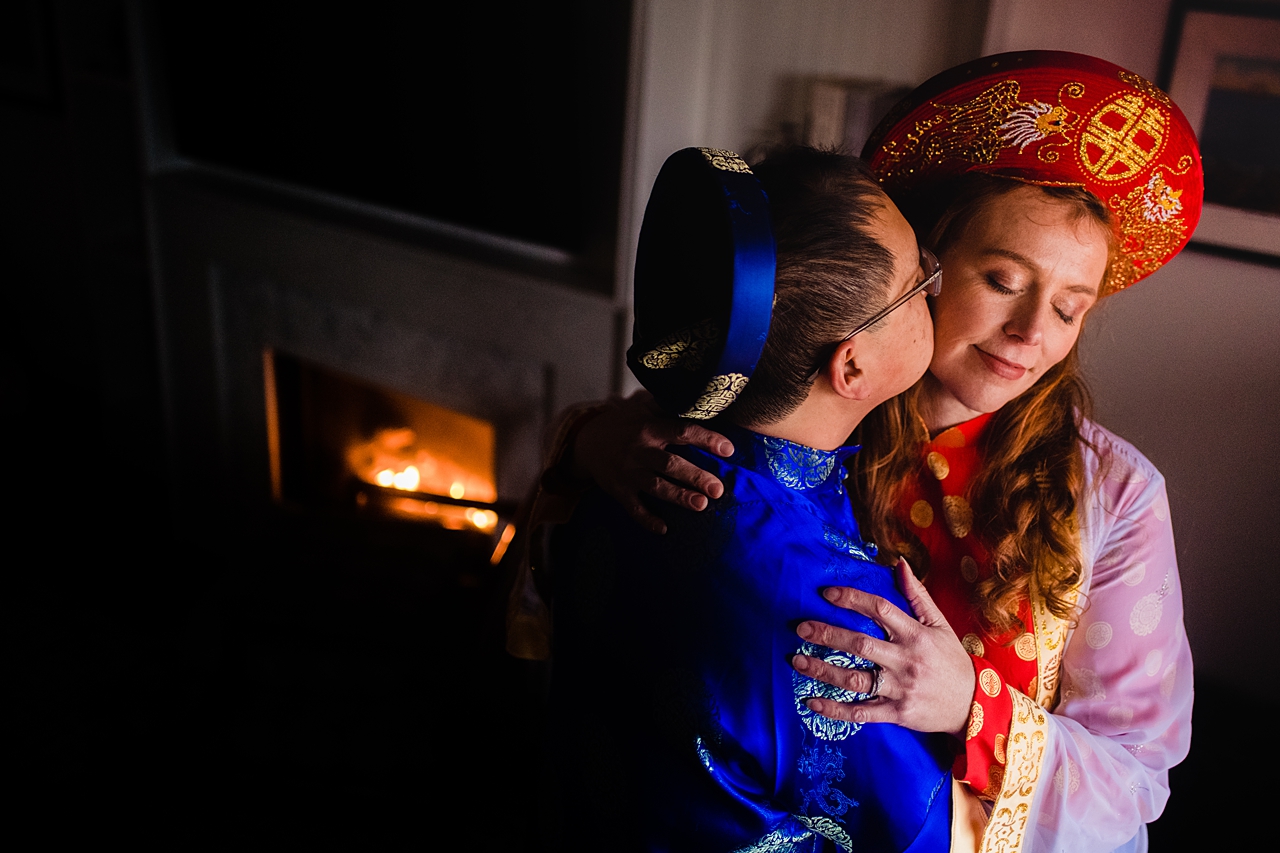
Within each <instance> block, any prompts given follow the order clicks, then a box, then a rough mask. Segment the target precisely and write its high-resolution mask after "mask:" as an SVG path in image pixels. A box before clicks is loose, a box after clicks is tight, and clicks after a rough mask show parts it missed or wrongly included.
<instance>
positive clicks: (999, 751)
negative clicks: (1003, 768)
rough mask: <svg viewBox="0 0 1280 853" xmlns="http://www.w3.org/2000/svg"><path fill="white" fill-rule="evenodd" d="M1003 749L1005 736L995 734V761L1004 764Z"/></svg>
mask: <svg viewBox="0 0 1280 853" xmlns="http://www.w3.org/2000/svg"><path fill="white" fill-rule="evenodd" d="M1004 749H1005V736H1004V735H996V761H999V762H1000V763H1001V764H1004V762H1005V751H1004Z"/></svg>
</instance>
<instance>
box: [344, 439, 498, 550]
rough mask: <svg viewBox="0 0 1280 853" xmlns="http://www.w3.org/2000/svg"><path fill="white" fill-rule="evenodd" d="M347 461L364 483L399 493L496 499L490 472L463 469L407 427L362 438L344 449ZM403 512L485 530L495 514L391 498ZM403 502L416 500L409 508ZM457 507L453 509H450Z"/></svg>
mask: <svg viewBox="0 0 1280 853" xmlns="http://www.w3.org/2000/svg"><path fill="white" fill-rule="evenodd" d="M347 464H348V465H349V466H350V468H351V470H352V471H353V472H355V475H356V476H357V477H359V478H360V479H361V480H363V481H365V482H366V483H372V484H376V485H378V486H382V487H383V488H385V489H398V490H400V491H402V492H419V493H427V494H433V495H448V496H449V497H451V498H453V499H454V500H462V499H463V498H467V499H469V500H473V501H479V502H483V503H487V502H491V501H494V500H496V499H497V497H498V495H497V489H496V488H495V485H494V483H493V480H492V477H491V476H487V475H486V474H485V473H483V472H475V471H470V470H467V469H466V468H465V467H463V466H462V465H459V464H458V463H457V462H455V461H453V460H451V459H448V458H445V457H443V456H439V455H437V454H434V453H432V452H431V451H430V450H428V449H427V448H425V447H423V446H422V445H421V444H420V443H419V441H418V435H417V433H416V432H414V430H412V429H409V428H407V427H403V428H400V429H384V430H381V431H379V432H378V433H377V434H376V435H375V436H374V437H373V438H372V439H370V440H369V441H366V442H361V443H357V444H353V445H352V446H350V447H349V448H348V449H347ZM395 503H396V504H397V506H398V505H400V504H405V506H404V507H401V509H403V510H404V511H405V512H409V513H410V514H412V515H415V516H425V517H429V518H431V519H432V520H435V521H438V522H439V523H441V524H443V525H444V526H446V527H450V528H453V529H460V528H461V527H463V526H467V525H470V526H472V527H475V528H476V529H479V530H485V531H490V530H493V529H494V528H496V527H497V524H498V515H497V513H495V512H494V511H492V510H487V509H477V508H474V507H468V508H466V509H465V510H464V509H463V508H461V507H450V506H442V505H439V504H436V503H434V502H426V503H421V502H418V501H396V502H395ZM408 504H418V506H417V508H415V509H413V510H409V509H408V508H407V505H408ZM452 510H457V513H454V512H452Z"/></svg>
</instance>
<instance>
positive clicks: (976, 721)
mask: <svg viewBox="0 0 1280 853" xmlns="http://www.w3.org/2000/svg"><path fill="white" fill-rule="evenodd" d="M980 731H982V706H981V705H979V704H978V703H977V702H974V703H973V707H971V708H970V709H969V729H968V731H966V732H965V735H964V739H965V740H968V739H969V738H971V737H973V736H974V735H976V734H977V733H978V732H980Z"/></svg>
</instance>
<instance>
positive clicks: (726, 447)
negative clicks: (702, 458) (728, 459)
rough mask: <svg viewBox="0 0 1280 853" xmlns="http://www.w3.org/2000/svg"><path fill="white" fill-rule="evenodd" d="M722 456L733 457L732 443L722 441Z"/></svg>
mask: <svg viewBox="0 0 1280 853" xmlns="http://www.w3.org/2000/svg"><path fill="white" fill-rule="evenodd" d="M720 455H721V456H732V455H733V445H732V444H730V443H729V442H727V441H722V442H720Z"/></svg>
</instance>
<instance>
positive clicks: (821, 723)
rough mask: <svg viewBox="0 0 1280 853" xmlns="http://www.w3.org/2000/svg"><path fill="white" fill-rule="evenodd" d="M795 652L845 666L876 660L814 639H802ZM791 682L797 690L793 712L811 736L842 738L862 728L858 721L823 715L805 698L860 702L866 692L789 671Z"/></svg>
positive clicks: (862, 665)
mask: <svg viewBox="0 0 1280 853" xmlns="http://www.w3.org/2000/svg"><path fill="white" fill-rule="evenodd" d="M796 654H798V655H808V656H809V657H814V658H818V659H819V660H822V661H826V662H827V663H829V664H831V665H832V666H840V667H844V668H845V669H871V668H872V667H873V666H875V664H873V663H871V661H868V660H864V659H862V658H860V657H858V656H857V655H851V654H849V653H847V652H839V651H835V650H833V649H829V648H827V647H826V646H819V645H816V644H814V643H808V642H806V643H803V644H802V645H801V646H800V648H798V649H796ZM791 684H792V687H794V688H795V693H796V713H797V714H799V715H800V722H802V723H803V724H804V727H805V728H806V729H808V730H809V732H810V733H811V734H813V736H814V737H817V738H819V739H821V740H830V741H837V740H844V739H845V738H847V737H849V736H851V735H853V734H856V733H857V731H858V730H859V729H861V728H862V725H861V724H860V723H854V722H850V721H848V720H833V719H831V718H830V717H824V716H822V715H821V714H819V713H816V712H815V711H812V710H810V709H809V706H808V705H806V704H805V702H806V701H807V700H809V699H832V700H834V701H836V702H859V701H861V700H863V699H867V698H870V697H869V696H868V694H866V693H855V692H854V691H852V690H845V689H844V688H842V687H834V686H832V685H830V684H827V683H826V682H823V681H818V680H817V679H814V678H809V677H808V676H807V675H801V674H800V673H799V672H795V671H794V670H793V671H792V674H791Z"/></svg>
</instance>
